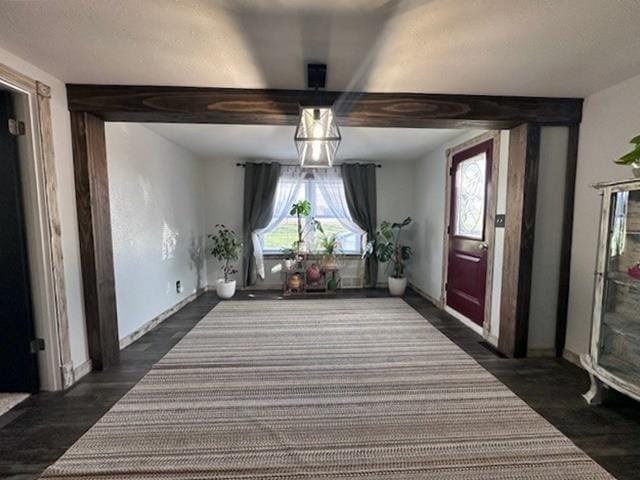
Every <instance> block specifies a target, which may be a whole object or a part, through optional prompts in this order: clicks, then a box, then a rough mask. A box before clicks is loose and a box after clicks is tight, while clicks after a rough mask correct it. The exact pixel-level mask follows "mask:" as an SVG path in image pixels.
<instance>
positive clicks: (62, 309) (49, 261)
mask: <svg viewBox="0 0 640 480" xmlns="http://www.w3.org/2000/svg"><path fill="white" fill-rule="evenodd" d="M0 83H3V84H5V85H7V86H9V87H10V88H12V89H15V90H17V91H21V92H23V93H25V94H26V95H28V96H29V97H31V98H32V99H33V100H34V101H33V102H31V104H32V105H33V106H32V108H33V110H34V112H33V120H32V125H31V127H32V131H33V143H34V146H35V148H34V157H35V159H36V161H37V162H38V170H39V171H40V172H42V178H41V179H39V180H40V181H41V182H42V183H43V184H44V189H43V193H42V197H43V202H42V205H41V211H40V212H39V214H40V215H41V216H42V218H44V219H45V220H44V222H45V228H46V232H44V234H45V235H44V236H43V237H42V241H43V242H44V244H45V245H44V247H45V250H46V251H47V252H48V257H45V260H44V263H45V265H44V270H43V271H45V272H51V275H50V276H49V275H47V276H46V277H45V278H43V279H42V280H43V282H44V285H45V290H46V291H47V292H46V294H45V295H44V297H46V300H45V303H47V304H48V311H49V312H51V315H52V318H53V325H51V326H50V327H51V328H50V329H49V332H48V338H47V339H46V341H48V344H49V349H50V352H51V355H50V359H49V361H50V362H53V361H55V365H53V366H52V367H53V368H52V369H53V370H55V371H56V372H57V375H56V378H55V379H53V387H54V388H56V389H62V388H67V387H69V386H71V385H72V384H73V383H74V381H75V377H74V372H73V362H72V360H71V342H70V339H69V317H68V311H67V290H66V285H65V275H64V257H63V253H62V231H61V222H60V210H59V207H58V179H57V176H56V161H55V150H54V146H53V126H52V125H53V122H52V119H51V89H50V87H49V86H48V85H46V84H44V83H42V82H40V81H37V80H34V79H33V78H31V77H29V76H27V75H24V74H22V73H20V72H18V71H16V70H14V69H12V68H11V67H8V66H6V65H3V64H1V63H0ZM40 181H39V182H38V183H40Z"/></svg>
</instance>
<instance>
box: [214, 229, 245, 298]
mask: <svg viewBox="0 0 640 480" xmlns="http://www.w3.org/2000/svg"><path fill="white" fill-rule="evenodd" d="M216 228H217V229H218V231H217V232H216V233H214V234H210V235H209V238H210V239H211V241H212V242H213V245H212V248H211V255H213V256H214V258H216V260H218V261H220V262H224V263H223V265H222V268H221V269H222V272H223V273H224V277H223V278H219V279H218V281H217V282H216V293H217V294H218V296H219V297H220V298H225V299H227V298H231V297H233V295H234V294H235V293H236V281H235V280H230V279H229V276H230V275H234V274H235V273H238V270H237V269H236V268H235V267H234V266H233V265H232V264H231V262H232V261H235V260H238V258H239V256H240V251H241V250H242V243H241V242H240V238H239V237H238V235H237V234H236V232H234V231H233V230H231V229H229V228H227V227H225V226H224V225H216Z"/></svg>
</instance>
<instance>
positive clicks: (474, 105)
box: [67, 84, 582, 128]
mask: <svg viewBox="0 0 640 480" xmlns="http://www.w3.org/2000/svg"><path fill="white" fill-rule="evenodd" d="M67 96H68V102H69V110H70V111H72V112H88V113H91V114H93V115H96V116H98V117H100V118H102V119H103V120H106V121H121V122H172V123H219V124H247V125H250V124H253V125H294V124H295V123H296V120H297V116H298V105H299V104H301V103H302V104H305V103H314V102H318V103H327V104H334V107H335V110H336V113H337V116H338V117H339V123H340V125H342V126H353V127H365V126H366V127H406V128H433V127H439V128H470V127H476V128H510V127H513V126H515V125H518V124H521V123H524V122H535V123H537V124H542V125H567V124H576V123H579V122H580V119H581V116H582V99H579V98H540V97H504V96H482V95H443V94H416V93H354V92H350V93H343V92H324V91H323V92H319V93H318V94H316V93H315V92H313V91H309V90H256V89H253V90H251V89H235V88H198V87H157V86H126V85H75V84H72V85H67Z"/></svg>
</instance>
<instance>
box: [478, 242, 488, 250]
mask: <svg viewBox="0 0 640 480" xmlns="http://www.w3.org/2000/svg"><path fill="white" fill-rule="evenodd" d="M478 248H479V249H480V250H488V249H489V245H487V244H486V243H484V242H483V243H481V244H480V245H478Z"/></svg>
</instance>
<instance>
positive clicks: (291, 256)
mask: <svg viewBox="0 0 640 480" xmlns="http://www.w3.org/2000/svg"><path fill="white" fill-rule="evenodd" d="M282 255H283V256H284V262H283V264H284V268H285V269H286V270H291V269H292V268H293V264H294V262H295V259H296V252H295V250H294V249H293V248H283V249H282Z"/></svg>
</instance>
